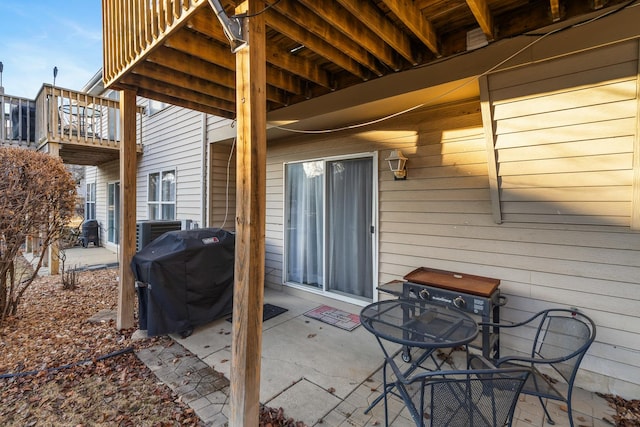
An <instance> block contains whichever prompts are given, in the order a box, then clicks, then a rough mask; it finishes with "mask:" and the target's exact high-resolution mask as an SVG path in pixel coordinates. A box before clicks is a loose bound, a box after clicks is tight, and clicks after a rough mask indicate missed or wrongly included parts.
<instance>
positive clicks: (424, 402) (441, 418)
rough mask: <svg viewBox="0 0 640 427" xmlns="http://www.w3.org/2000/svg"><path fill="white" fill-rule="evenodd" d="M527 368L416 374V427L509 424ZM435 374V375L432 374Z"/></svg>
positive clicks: (484, 426)
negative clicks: (419, 417) (429, 426)
mask: <svg viewBox="0 0 640 427" xmlns="http://www.w3.org/2000/svg"><path fill="white" fill-rule="evenodd" d="M529 372H530V371H529V369H526V368H514V369H481V370H468V371H443V372H437V373H429V374H427V375H418V376H416V378H414V379H413V380H412V383H413V384H419V385H420V387H419V391H418V392H416V394H415V395H414V397H413V402H414V405H415V408H416V410H417V412H418V414H423V418H422V420H421V421H422V423H421V424H418V425H419V426H424V425H431V426H438V427H444V426H452V427H454V426H455V427H459V426H473V427H497V426H504V425H507V423H510V422H511V420H512V417H513V411H514V409H515V406H516V403H517V399H518V395H519V394H520V391H521V390H522V386H523V385H524V383H525V381H526V379H527V377H528V375H529ZM434 374H436V375H434Z"/></svg>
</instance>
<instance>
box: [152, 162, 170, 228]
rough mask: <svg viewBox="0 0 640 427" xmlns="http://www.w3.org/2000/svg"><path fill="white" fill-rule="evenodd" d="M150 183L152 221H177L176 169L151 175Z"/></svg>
mask: <svg viewBox="0 0 640 427" xmlns="http://www.w3.org/2000/svg"><path fill="white" fill-rule="evenodd" d="M148 182H149V184H148V192H147V195H148V199H147V201H148V206H149V216H148V218H149V219H151V220H153V219H156V220H158V219H160V220H174V219H176V171H175V169H169V170H164V171H161V172H155V173H150V174H149V181H148Z"/></svg>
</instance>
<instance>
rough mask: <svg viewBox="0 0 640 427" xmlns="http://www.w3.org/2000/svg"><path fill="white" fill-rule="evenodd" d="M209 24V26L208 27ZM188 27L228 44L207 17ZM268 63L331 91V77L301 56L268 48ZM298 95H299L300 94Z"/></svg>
mask: <svg viewBox="0 0 640 427" xmlns="http://www.w3.org/2000/svg"><path fill="white" fill-rule="evenodd" d="M207 23H208V25H206V24H207ZM188 25H190V28H192V29H193V30H194V31H197V32H200V33H202V34H204V35H206V36H207V37H211V38H212V39H215V40H218V41H220V42H223V43H227V38H226V36H225V35H224V33H223V32H222V30H221V29H219V26H218V25H216V26H212V25H211V23H210V21H209V20H208V19H207V18H206V16H203V15H196V16H194V17H193V18H192V19H191V20H190V21H189V24H188ZM267 62H269V63H271V64H273V65H275V66H276V67H279V68H281V69H283V70H286V71H287V72H289V73H291V74H294V75H297V76H299V77H302V78H303V79H306V80H309V81H311V82H314V83H316V84H319V85H320V86H323V87H326V88H327V89H331V76H330V75H329V73H327V72H326V71H324V70H322V69H321V68H320V67H318V64H316V63H314V62H311V61H309V60H308V59H305V58H302V57H300V56H293V55H291V53H290V52H288V51H286V50H284V49H281V48H279V47H278V46H273V45H271V46H269V47H268V48H267ZM269 77H271V76H268V77H267V80H270V79H269ZM294 93H295V92H294ZM296 94H297V95H299V93H296Z"/></svg>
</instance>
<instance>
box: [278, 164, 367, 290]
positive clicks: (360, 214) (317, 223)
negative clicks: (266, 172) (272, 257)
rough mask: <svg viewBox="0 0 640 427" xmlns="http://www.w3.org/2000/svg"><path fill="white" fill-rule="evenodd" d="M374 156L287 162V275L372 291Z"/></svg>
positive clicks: (318, 284) (316, 284) (314, 284)
mask: <svg viewBox="0 0 640 427" xmlns="http://www.w3.org/2000/svg"><path fill="white" fill-rule="evenodd" d="M374 182H375V178H374V175H373V159H372V157H362V158H349V159H336V160H334V159H331V160H318V161H311V162H303V163H292V164H288V165H286V182H285V195H286V196H285V204H286V208H285V221H286V225H287V227H286V231H285V265H286V267H285V281H287V282H288V283H293V284H299V285H304V286H307V287H310V288H315V289H318V290H321V291H322V292H330V293H334V294H339V295H344V296H345V297H351V298H357V299H361V300H371V299H372V297H373V236H374V210H373V208H374V198H373V194H374V191H375V188H374Z"/></svg>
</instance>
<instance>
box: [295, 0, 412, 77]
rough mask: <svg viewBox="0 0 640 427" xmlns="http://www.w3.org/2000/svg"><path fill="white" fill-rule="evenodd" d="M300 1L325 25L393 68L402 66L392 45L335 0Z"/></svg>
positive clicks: (330, 33) (329, 33)
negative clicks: (355, 42) (342, 8)
mask: <svg viewBox="0 0 640 427" xmlns="http://www.w3.org/2000/svg"><path fill="white" fill-rule="evenodd" d="M298 2H299V3H302V4H304V5H305V6H306V7H307V8H308V9H309V10H311V11H312V12H313V13H315V14H316V15H318V16H319V17H321V18H322V19H323V20H324V21H325V22H326V24H325V25H329V26H330V27H332V28H334V29H337V30H338V31H340V32H341V33H342V34H343V35H345V36H346V37H347V38H348V39H349V40H354V41H355V40H357V43H358V44H359V45H360V46H362V47H363V48H364V49H365V50H366V51H368V52H369V53H370V54H371V55H373V56H375V57H376V58H378V60H379V61H380V62H382V63H384V64H386V65H387V66H388V67H389V68H391V69H392V70H394V71H398V70H400V69H401V68H402V61H400V57H399V56H398V55H396V54H395V52H394V50H393V49H391V46H389V45H388V44H386V43H385V41H384V40H383V39H382V38H380V36H379V35H378V34H377V32H374V31H373V30H372V29H371V28H370V26H369V25H364V24H363V23H362V22H361V21H359V20H358V19H356V17H355V16H353V15H352V14H351V13H346V12H347V11H345V10H341V8H340V6H338V5H336V2H335V1H334V0H298ZM324 34H327V35H329V36H332V35H334V34H336V32H335V31H331V32H328V33H323V35H324ZM354 59H356V58H354ZM356 61H357V59H356ZM363 65H365V64H363ZM372 71H375V70H372Z"/></svg>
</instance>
